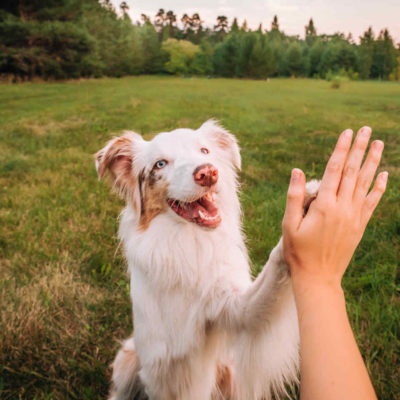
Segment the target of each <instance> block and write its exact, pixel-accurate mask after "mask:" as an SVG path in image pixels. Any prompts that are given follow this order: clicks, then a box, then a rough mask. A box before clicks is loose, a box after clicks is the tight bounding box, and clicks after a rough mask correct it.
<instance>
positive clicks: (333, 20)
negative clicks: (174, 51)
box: [111, 0, 400, 46]
mask: <svg viewBox="0 0 400 400" xmlns="http://www.w3.org/2000/svg"><path fill="white" fill-rule="evenodd" d="M125 1H126V3H127V4H128V6H129V10H128V15H129V16H130V18H131V19H132V22H136V21H140V16H141V14H146V15H148V16H150V17H151V20H152V21H153V19H154V16H155V15H156V13H157V12H158V10H159V9H160V8H163V9H164V10H165V11H169V10H172V11H173V12H174V13H175V14H176V15H177V17H178V18H177V22H178V24H179V25H181V22H180V18H181V17H182V15H183V14H184V13H187V14H188V15H192V14H194V13H196V12H197V13H198V14H199V15H200V17H201V20H202V21H203V23H204V26H206V27H208V28H212V27H213V26H214V25H215V22H216V18H217V16H219V15H225V16H226V17H228V22H229V26H231V24H232V21H233V19H234V18H235V17H236V18H237V20H238V23H239V26H241V25H242V24H243V22H244V20H246V21H247V26H248V27H249V28H250V29H251V30H256V29H257V28H258V26H259V24H260V23H261V24H262V28H263V30H264V31H265V30H266V29H267V30H270V25H271V22H272V19H273V17H274V15H277V16H278V21H279V28H280V30H281V31H283V32H284V33H285V34H286V35H289V36H299V37H300V38H302V39H303V38H304V36H305V33H304V27H305V26H306V25H307V24H308V22H309V20H310V19H311V18H312V19H313V21H314V26H315V27H316V30H317V34H318V35H321V34H326V35H333V34H335V33H344V34H345V36H346V37H347V36H348V35H349V33H351V35H352V37H353V40H354V42H356V43H359V37H360V36H362V34H363V33H364V32H365V31H366V30H367V29H368V28H369V27H370V26H371V27H372V30H373V32H374V34H375V36H378V35H379V32H380V31H381V30H383V29H385V28H387V29H388V31H389V33H390V35H391V37H392V38H393V41H394V43H395V44H396V46H400V23H399V22H398V21H399V16H400V1H397V0H384V2H383V3H384V5H383V6H382V4H380V5H379V6H377V5H376V2H375V1H373V0H365V1H363V2H361V1H356V2H354V3H351V4H348V3H346V1H345V0H337V1H336V2H335V3H334V4H332V3H331V2H324V1H323V0H309V1H306V0H278V1H269V0H264V1H259V0H249V1H248V2H247V4H249V3H252V6H251V7H249V6H246V5H244V4H243V3H241V2H240V1H239V0H233V1H232V0H231V1H229V2H228V0H216V1H215V2H212V1H211V0H205V1H203V2H201V5H200V6H197V7H196V6H192V4H195V3H194V2H190V1H189V2H188V1H183V0H169V1H166V2H165V4H164V5H161V6H160V5H156V3H157V4H159V2H156V1H154V0H148V1H144V0H125ZM121 2H122V0H121V1H120V0H111V4H112V5H113V6H114V7H115V9H116V11H117V13H118V14H121V11H120V8H119V5H120V4H121ZM357 4H358V7H357ZM308 14H310V15H309V16H307V15H308ZM260 15H263V16H262V18H260ZM354 15H355V16H354ZM339 17H342V18H339ZM396 17H397V18H396ZM349 26H351V27H352V28H349Z"/></svg>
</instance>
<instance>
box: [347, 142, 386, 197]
mask: <svg viewBox="0 0 400 400" xmlns="http://www.w3.org/2000/svg"><path fill="white" fill-rule="evenodd" d="M383 148H384V144H383V142H382V141H381V140H375V141H374V142H372V144H371V147H370V149H369V152H368V155H367V158H366V160H365V162H364V165H363V166H362V167H361V170H360V173H359V175H358V178H357V183H356V187H355V189H354V194H353V199H354V201H356V202H360V201H362V200H364V198H365V196H366V195H367V193H368V191H369V188H370V187H371V183H372V181H373V179H374V176H375V172H376V170H377V168H378V165H379V163H380V161H381V157H382V152H383Z"/></svg>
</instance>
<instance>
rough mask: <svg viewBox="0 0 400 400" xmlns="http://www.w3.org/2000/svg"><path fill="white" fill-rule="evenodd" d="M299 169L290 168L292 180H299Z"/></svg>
mask: <svg viewBox="0 0 400 400" xmlns="http://www.w3.org/2000/svg"><path fill="white" fill-rule="evenodd" d="M300 175H301V171H300V170H299V169H298V168H294V169H292V178H291V179H292V182H297V181H298V180H300Z"/></svg>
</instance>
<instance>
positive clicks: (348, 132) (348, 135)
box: [343, 129, 353, 139]
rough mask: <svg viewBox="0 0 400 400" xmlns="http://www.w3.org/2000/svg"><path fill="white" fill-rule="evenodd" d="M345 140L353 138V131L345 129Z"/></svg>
mask: <svg viewBox="0 0 400 400" xmlns="http://www.w3.org/2000/svg"><path fill="white" fill-rule="evenodd" d="M343 136H344V137H345V138H346V139H351V138H352V137H353V131H352V130H351V129H346V130H345V131H344V133H343Z"/></svg>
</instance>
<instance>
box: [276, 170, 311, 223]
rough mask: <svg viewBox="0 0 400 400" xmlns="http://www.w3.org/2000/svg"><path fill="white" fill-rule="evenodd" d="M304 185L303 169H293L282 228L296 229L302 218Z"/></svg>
mask: <svg viewBox="0 0 400 400" xmlns="http://www.w3.org/2000/svg"><path fill="white" fill-rule="evenodd" d="M305 185H306V180H305V176H304V173H303V171H302V170H301V169H298V168H295V169H293V170H292V175H291V178H290V184H289V189H288V192H287V200H286V210H285V215H284V217H283V222H282V226H283V229H284V230H290V231H291V230H297V228H298V227H299V225H300V223H301V220H302V219H303V203H304V195H305Z"/></svg>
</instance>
